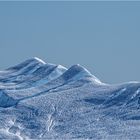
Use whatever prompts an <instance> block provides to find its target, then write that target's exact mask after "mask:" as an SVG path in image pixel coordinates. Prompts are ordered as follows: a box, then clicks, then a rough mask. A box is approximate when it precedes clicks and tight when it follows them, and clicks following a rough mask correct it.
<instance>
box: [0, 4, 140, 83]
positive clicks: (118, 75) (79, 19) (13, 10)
mask: <svg viewBox="0 0 140 140" xmlns="http://www.w3.org/2000/svg"><path fill="white" fill-rule="evenodd" d="M139 17H140V2H0V69H1V70H3V69H5V68H8V67H10V66H13V65H16V64H18V63H20V62H22V61H24V60H26V59H29V58H32V57H39V58H40V59H42V60H44V61H45V62H49V63H54V64H61V65H63V66H65V67H67V68H69V67H70V66H71V65H74V64H80V65H82V66H84V67H85V68H86V69H88V70H89V71H90V72H91V73H92V74H93V75H95V76H96V77H97V78H99V79H100V80H101V81H102V82H106V83H122V82H129V81H140V76H139V71H140V64H139V60H140V56H139V52H140V39H139V36H140V26H139V25H140V18H139Z"/></svg>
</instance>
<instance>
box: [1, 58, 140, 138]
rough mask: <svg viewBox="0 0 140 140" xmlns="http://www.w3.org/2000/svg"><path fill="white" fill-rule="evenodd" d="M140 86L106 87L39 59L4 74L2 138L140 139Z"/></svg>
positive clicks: (76, 68) (75, 68) (86, 73)
mask: <svg viewBox="0 0 140 140" xmlns="http://www.w3.org/2000/svg"><path fill="white" fill-rule="evenodd" d="M139 132H140V83H139V82H128V83H123V84H118V85H109V84H104V83H102V82H101V81H100V80H99V79H98V78H96V77H95V76H94V75H92V74H91V73H90V72H89V71H88V70H87V69H85V68H84V67H82V66H80V65H79V64H78V65H74V66H72V67H70V68H69V69H67V68H65V67H63V66H61V65H55V64H50V63H45V62H44V61H42V60H41V59H39V58H36V57H35V58H31V59H29V60H26V61H24V62H23V63H21V64H19V65H16V66H13V67H10V68H8V69H6V70H4V71H1V72H0V139H10V140H12V139H13V140H15V139H16V140H23V139H58V140H60V139H94V140H97V139H107V140H108V139H109V140H112V139H116V140H126V139H127V140H129V139H130V140H131V139H139V137H140V134H139Z"/></svg>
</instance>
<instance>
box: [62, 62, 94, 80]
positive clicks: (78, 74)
mask: <svg viewBox="0 0 140 140" xmlns="http://www.w3.org/2000/svg"><path fill="white" fill-rule="evenodd" d="M86 77H92V75H91V73H90V72H89V71H88V70H87V69H85V68H84V67H83V66H81V65H79V64H77V65H73V66H71V67H70V68H69V69H68V70H67V71H66V72H65V73H64V74H63V75H62V78H63V79H64V80H65V81H68V80H75V81H76V80H79V79H83V78H86Z"/></svg>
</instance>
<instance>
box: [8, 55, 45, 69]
mask: <svg viewBox="0 0 140 140" xmlns="http://www.w3.org/2000/svg"><path fill="white" fill-rule="evenodd" d="M44 64H46V63H45V62H44V61H42V60H41V59H39V58H37V57H33V58H31V59H27V60H25V61H24V62H22V63H20V64H18V65H15V66H13V67H10V68H8V69H7V70H20V69H25V68H28V67H29V66H36V65H44Z"/></svg>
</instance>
